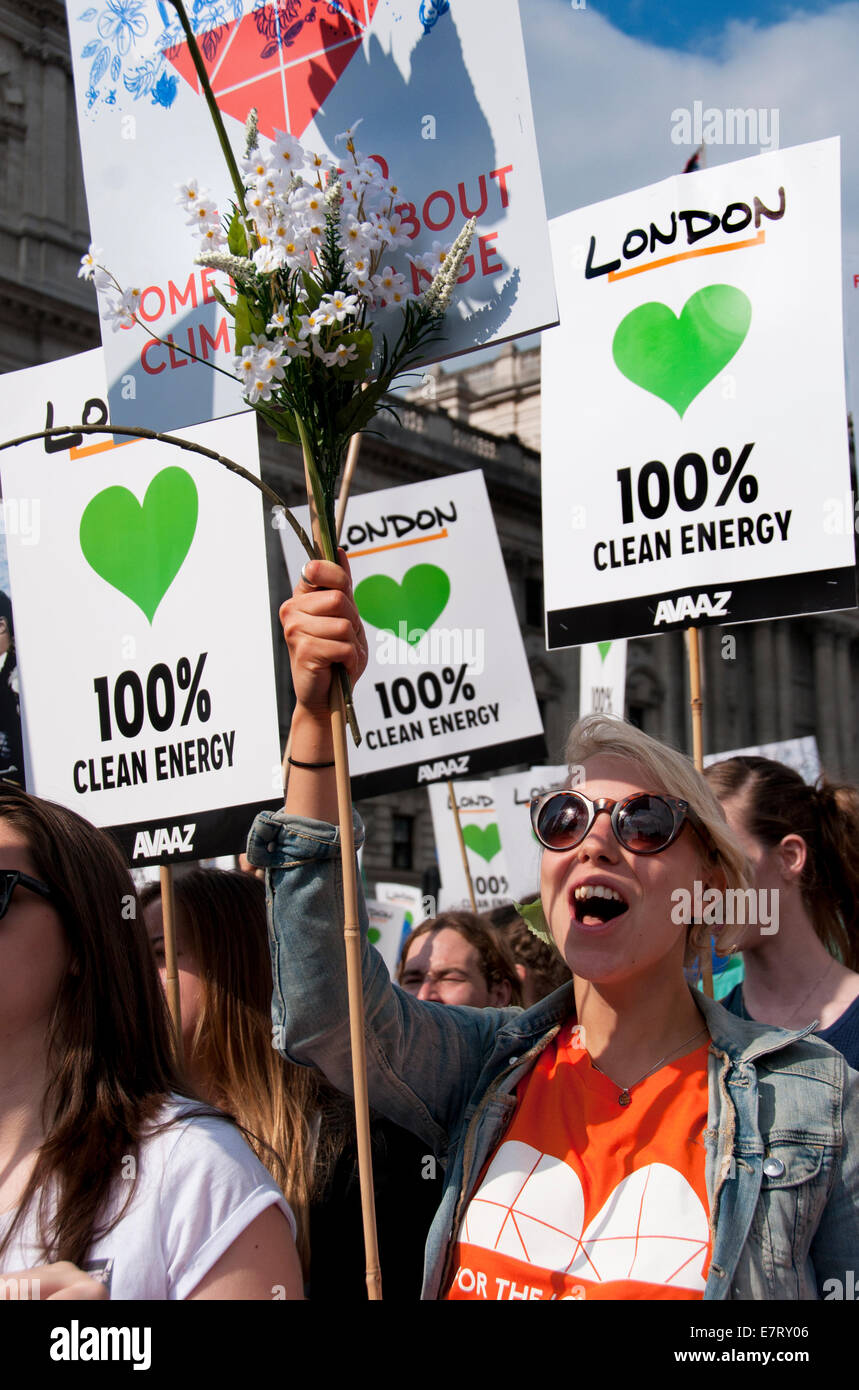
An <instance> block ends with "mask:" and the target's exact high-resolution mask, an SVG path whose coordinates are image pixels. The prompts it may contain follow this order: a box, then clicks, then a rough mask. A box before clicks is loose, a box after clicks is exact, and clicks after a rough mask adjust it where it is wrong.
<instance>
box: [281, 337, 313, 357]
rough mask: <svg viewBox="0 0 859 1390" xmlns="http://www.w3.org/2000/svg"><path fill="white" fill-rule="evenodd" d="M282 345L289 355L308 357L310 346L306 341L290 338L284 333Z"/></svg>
mask: <svg viewBox="0 0 859 1390" xmlns="http://www.w3.org/2000/svg"><path fill="white" fill-rule="evenodd" d="M283 346H284V349H285V351H286V353H287V356H289V357H309V356H310V347H309V345H308V344H307V343H302V342H300V341H299V339H298V338H291V337H290V336H289V334H286V335H285V336H284V339H283Z"/></svg>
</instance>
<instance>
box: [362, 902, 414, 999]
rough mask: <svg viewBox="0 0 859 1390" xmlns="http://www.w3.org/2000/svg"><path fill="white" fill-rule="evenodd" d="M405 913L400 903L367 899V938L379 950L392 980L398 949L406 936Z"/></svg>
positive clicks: (394, 974) (397, 961)
mask: <svg viewBox="0 0 859 1390" xmlns="http://www.w3.org/2000/svg"><path fill="white" fill-rule="evenodd" d="M405 915H406V913H405V908H404V907H403V906H402V904H401V903H391V902H380V901H379V899H378V898H368V899H367V919H368V922H369V926H368V930H367V939H368V941H370V943H371V944H372V945H373V946H375V948H376V950H377V951H378V952H379V954H380V956H381V957H382V960H383V961H384V962H385V965H386V966H387V968H388V974H389V975H390V977H391V979H392V980H393V979H396V975H397V965H398V964H399V960H400V949H401V947H402V944H403V941H404V939H405V936H406V932H405V930H404V925H405Z"/></svg>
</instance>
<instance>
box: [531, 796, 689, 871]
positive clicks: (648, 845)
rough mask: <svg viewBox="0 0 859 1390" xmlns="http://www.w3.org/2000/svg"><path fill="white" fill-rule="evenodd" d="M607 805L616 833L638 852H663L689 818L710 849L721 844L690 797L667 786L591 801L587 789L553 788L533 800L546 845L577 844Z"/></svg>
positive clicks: (622, 842) (564, 846) (536, 823)
mask: <svg viewBox="0 0 859 1390" xmlns="http://www.w3.org/2000/svg"><path fill="white" fill-rule="evenodd" d="M602 811H605V813H606V815H607V816H608V817H609V820H610V822H611V828H612V830H613V831H614V837H615V839H616V840H617V842H618V844H620V845H623V847H624V849H628V850H630V851H631V853H632V854H660V853H661V851H662V850H664V849H668V846H669V845H673V843H674V841H675V840H676V839H677V836H678V835H679V834H680V831H681V830H682V829H683V826H684V825H685V824H686V822H687V821H688V822H689V824H690V826H691V827H692V829H693V830H694V831H695V833H696V835H697V836H698V838H699V840H700V841H701V843H702V844H703V846H704V848H705V849H706V850H707V853H708V854H710V855H711V856H712V855H713V854H714V851H715V846H714V844H713V842H712V840H711V839H710V836H709V834H708V833H707V830H706V828H705V826H704V825H703V824H702V822H701V821H700V820H699V819H698V817H697V816H696V814H695V812H694V811H693V810H692V808H691V806H690V805H689V803H688V801H682V800H681V799H680V798H679V797H676V796H665V795H663V793H662V792H633V794H632V796H625V797H624V798H623V800H622V801H612V800H611V798H610V797H607V796H601V797H600V798H599V800H597V801H591V800H590V798H589V797H587V796H585V795H584V793H583V792H573V791H570V792H547V794H546V795H545V796H541V797H538V798H537V800H536V801H532V802H531V825H532V826H533V829H534V834H535V835H536V836H537V839H538V840H539V841H540V844H541V845H543V846H544V848H545V849H551V850H557V851H559V852H560V851H563V850H568V849H575V847H576V845H580V844H581V842H582V840H583V839H584V838H585V836H586V835H587V833H588V831H589V830H590V828H591V826H592V825H593V823H594V821H595V820H596V818H597V816H598V815H599V814H600V812H602Z"/></svg>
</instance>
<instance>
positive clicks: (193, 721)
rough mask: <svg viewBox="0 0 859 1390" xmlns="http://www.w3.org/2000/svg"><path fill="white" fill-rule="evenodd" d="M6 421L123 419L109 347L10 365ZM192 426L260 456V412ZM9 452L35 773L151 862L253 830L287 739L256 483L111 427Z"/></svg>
mask: <svg viewBox="0 0 859 1390" xmlns="http://www.w3.org/2000/svg"><path fill="white" fill-rule="evenodd" d="M0 400H2V413H3V421H4V430H5V433H6V434H7V435H8V436H9V437H15V436H17V435H23V434H28V433H32V432H35V431H37V430H39V429H41V428H43V426H44V422H45V417H46V413H48V414H50V413H52V414H53V416H54V418H55V419H56V420H57V421H58V422H59V421H62V422H69V421H76V420H81V419H82V417H87V416H88V417H89V419H90V421H91V423H98V422H99V420H103V419H104V418H105V416H106V407H105V405H104V401H105V378H104V367H103V362H102V356H101V353H100V352H99V351H95V352H88V353H84V354H82V355H81V356H78V357H67V358H64V359H63V360H62V361H60V362H52V363H48V364H46V365H44V366H41V367H32V368H29V369H27V370H26V371H22V372H10V373H8V374H6V375H5V376H3V377H2V378H0ZM185 436H186V437H187V438H188V439H190V440H192V441H194V442H196V443H200V444H204V445H206V446H207V447H209V448H217V450H218V451H219V452H224V453H226V454H227V456H232V457H234V458H239V459H241V460H242V462H243V464H244V466H245V467H246V468H247V469H248V470H249V471H251V472H254V473H256V474H258V473H259V461H258V457H257V440H256V422H255V420H254V417H253V416H248V415H240V416H233V417H231V418H229V419H226V420H221V421H219V422H218V424H217V425H212V424H209V425H203V426H197V427H195V428H193V429H189V430H187V431H185ZM50 443H51V448H50V449H47V448H46V446H45V444H43V443H42V442H41V441H40V442H37V443H33V444H28V445H24V446H22V447H20V448H17V449H14V450H8V451H7V452H6V453H4V454H3V455H0V471H2V482H3V496H4V500H5V505H6V507H7V508H10V507H17V508H18V509H19V511H20V514H21V515H24V514H25V512H26V511H27V509H29V514H30V515H31V517H32V516H36V515H37V516H38V523H39V524H38V534H37V536H35V539H34V534H33V532H32V528H31V534H30V535H29V536H28V535H26V534H24V532H23V531H22V530H18V531H17V532H16V531H14V530H10V531H9V535H8V547H9V569H10V576H11V583H12V594H13V602H14V609H15V637H16V644H17V650H18V663H19V670H20V676H21V686H22V692H23V697H24V702H25V710H26V735H27V742H28V762H27V786H28V789H29V790H30V791H33V792H35V793H36V794H37V795H39V796H44V797H47V798H49V799H51V800H54V801H58V802H61V803H62V804H63V805H65V806H70V807H72V809H74V810H76V811H79V812H80V813H81V814H82V815H84V816H86V817H87V819H88V820H90V821H92V822H93V824H95V825H98V826H104V827H109V828H111V829H112V830H113V831H114V833H115V834H116V835H117V837H118V838H119V840H120V842H121V844H122V846H123V848H124V849H125V851H126V853H127V855H128V857H129V859H130V861H131V863H132V864H133V865H135V866H138V865H141V864H145V863H152V862H159V863H164V862H167V861H169V860H173V859H176V860H182V859H192V858H193V859H200V858H211V857H213V856H215V855H219V854H229V853H235V852H237V851H238V850H240V849H242V848H243V847H244V841H245V838H246V836H247V832H248V829H249V828H250V825H251V822H252V820H253V817H254V815H255V813H256V812H257V810H259V809H260V806H261V805H268V806H271V807H276V806H278V805H279V804H282V798H280V797H279V796H278V791H279V788H280V786H281V782H280V750H279V746H278V728H277V706H276V699H275V687H274V663H273V660H272V648H271V629H270V617H269V613H270V603H269V595H268V578H267V573H266V562H265V538H264V530H263V526H264V513H263V507H262V504H261V499H260V497H259V494H258V493H257V491H256V489H254V488H253V487H252V486H251V485H250V484H249V483H248V482H246V481H244V480H242V479H241V478H238V477H236V476H235V475H234V474H232V473H229V472H228V471H227V470H226V469H225V468H223V467H221V466H220V465H219V464H217V463H215V462H214V461H213V460H211V459H206V458H202V457H201V456H200V455H197V454H193V453H189V452H186V451H180V450H179V449H176V448H171V447H170V446H169V445H166V444H159V443H156V442H153V441H150V440H134V441H131V442H127V443H126V442H120V441H119V437H117V443H116V444H114V443H113V442H112V440H111V437H110V436H109V435H107V436H105V435H98V436H94V435H80V434H78V435H76V436H73V437H72V438H71V439H69V438H66V439H63V440H60V441H51V442H50Z"/></svg>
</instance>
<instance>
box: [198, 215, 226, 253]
mask: <svg viewBox="0 0 859 1390" xmlns="http://www.w3.org/2000/svg"><path fill="white" fill-rule="evenodd" d="M199 233H200V245H201V246H202V247H203V249H204V251H206V252H208V251H217V249H218V247H219V246H226V244H227V238H226V237H225V236H224V233H223V229H222V227H221V224H220V222H209V223H208V224H207V225H206V226H205V227H200V228H199Z"/></svg>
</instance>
